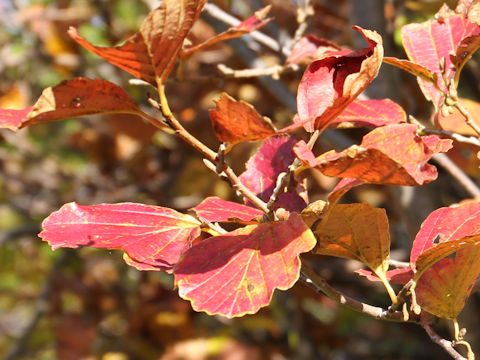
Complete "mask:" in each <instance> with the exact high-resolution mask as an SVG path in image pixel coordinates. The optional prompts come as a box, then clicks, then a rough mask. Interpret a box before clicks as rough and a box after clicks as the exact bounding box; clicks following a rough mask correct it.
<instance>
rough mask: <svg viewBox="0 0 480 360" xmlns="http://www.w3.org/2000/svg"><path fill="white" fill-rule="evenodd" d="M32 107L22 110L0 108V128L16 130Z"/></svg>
mask: <svg viewBox="0 0 480 360" xmlns="http://www.w3.org/2000/svg"><path fill="white" fill-rule="evenodd" d="M32 109H33V108H31V107H29V108H27V109H24V110H14V109H0V129H10V130H13V131H17V130H18V129H19V128H20V126H21V125H22V122H23V121H24V120H25V119H26V118H27V115H28V114H29V113H30V111H32Z"/></svg>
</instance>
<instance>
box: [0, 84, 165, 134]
mask: <svg viewBox="0 0 480 360" xmlns="http://www.w3.org/2000/svg"><path fill="white" fill-rule="evenodd" d="M108 113H124V114H134V115H138V116H141V117H143V118H146V119H149V120H150V121H152V122H154V123H155V124H157V125H158V124H159V122H157V121H155V120H154V119H151V118H150V116H148V115H147V114H145V113H144V112H143V111H141V110H140V108H139V107H138V105H137V103H136V102H135V101H134V100H133V99H132V98H130V96H128V94H127V93H126V92H125V90H123V89H122V88H121V87H119V86H117V85H115V84H113V83H111V82H108V81H106V80H101V79H95V80H92V79H87V78H74V79H72V80H66V81H63V82H61V83H60V84H59V85H57V86H54V87H49V88H46V89H45V90H43V92H42V95H41V96H40V98H39V99H38V100H37V102H36V103H35V105H33V107H31V108H28V109H25V110H0V126H1V127H6V128H9V129H11V130H17V129H19V128H23V127H26V126H29V125H33V124H38V123H42V122H49V121H56V120H64V119H70V118H73V117H78V116H86V115H93V114H108ZM2 120H3V121H2Z"/></svg>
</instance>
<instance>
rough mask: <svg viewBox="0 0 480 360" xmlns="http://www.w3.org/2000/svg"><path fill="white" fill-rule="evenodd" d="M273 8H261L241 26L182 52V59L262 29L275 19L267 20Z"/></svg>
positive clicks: (233, 27)
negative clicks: (221, 42)
mask: <svg viewBox="0 0 480 360" xmlns="http://www.w3.org/2000/svg"><path fill="white" fill-rule="evenodd" d="M271 8H272V6H271V5H268V6H265V7H264V8H261V9H260V10H257V11H255V14H254V15H253V16H250V17H249V18H248V19H245V20H244V21H242V22H241V23H240V24H238V25H236V26H232V27H231V28H229V29H227V30H225V31H223V32H221V33H220V34H218V35H215V36H213V37H211V38H210V39H208V40H206V41H204V42H202V43H200V44H198V45H195V46H192V47H189V48H188V49H185V50H183V51H181V52H180V57H181V58H182V59H184V60H185V59H187V58H188V57H189V56H191V55H192V54H193V53H194V52H197V51H199V50H203V49H205V48H207V47H210V46H213V45H215V44H216V43H218V42H220V41H225V40H229V39H235V38H238V37H240V36H243V35H245V34H248V33H251V32H252V31H255V30H258V29H260V28H261V27H263V26H265V25H267V24H268V23H269V22H270V21H271V20H272V19H273V18H268V19H265V18H266V17H267V15H268V13H269V12H270V9H271Z"/></svg>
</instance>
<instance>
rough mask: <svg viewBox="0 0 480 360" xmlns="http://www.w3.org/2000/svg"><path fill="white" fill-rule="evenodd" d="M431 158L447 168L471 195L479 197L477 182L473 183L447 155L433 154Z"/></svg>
mask: <svg viewBox="0 0 480 360" xmlns="http://www.w3.org/2000/svg"><path fill="white" fill-rule="evenodd" d="M432 160H434V161H435V162H436V163H437V164H438V165H440V166H441V167H443V168H444V169H445V170H447V171H448V172H449V173H450V175H452V176H453V177H454V178H455V179H456V180H457V181H458V182H459V183H460V185H462V187H463V188H464V189H465V190H466V191H467V192H468V193H469V194H470V195H471V196H473V197H480V188H479V187H478V186H477V184H475V183H474V182H473V181H472V179H470V178H469V177H468V176H467V174H465V172H464V171H463V170H462V169H460V168H459V167H458V166H457V165H456V164H455V163H454V162H453V161H452V160H450V158H449V157H448V156H447V155H445V154H435V155H433V156H432Z"/></svg>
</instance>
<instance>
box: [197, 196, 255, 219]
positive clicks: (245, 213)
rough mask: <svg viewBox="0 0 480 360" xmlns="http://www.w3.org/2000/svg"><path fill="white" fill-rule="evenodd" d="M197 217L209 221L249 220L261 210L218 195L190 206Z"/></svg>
mask: <svg viewBox="0 0 480 360" xmlns="http://www.w3.org/2000/svg"><path fill="white" fill-rule="evenodd" d="M192 210H193V211H195V213H196V214H197V216H198V217H200V218H203V219H205V220H207V221H210V222H235V221H237V220H242V221H250V220H253V219H254V218H256V217H257V216H262V215H263V212H262V211H260V210H257V209H255V208H253V207H250V206H245V205H241V204H237V203H234V202H231V201H226V200H223V199H220V198H218V197H208V198H206V199H205V200H203V201H202V202H201V203H200V204H198V205H197V206H195V207H194V208H192Z"/></svg>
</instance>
